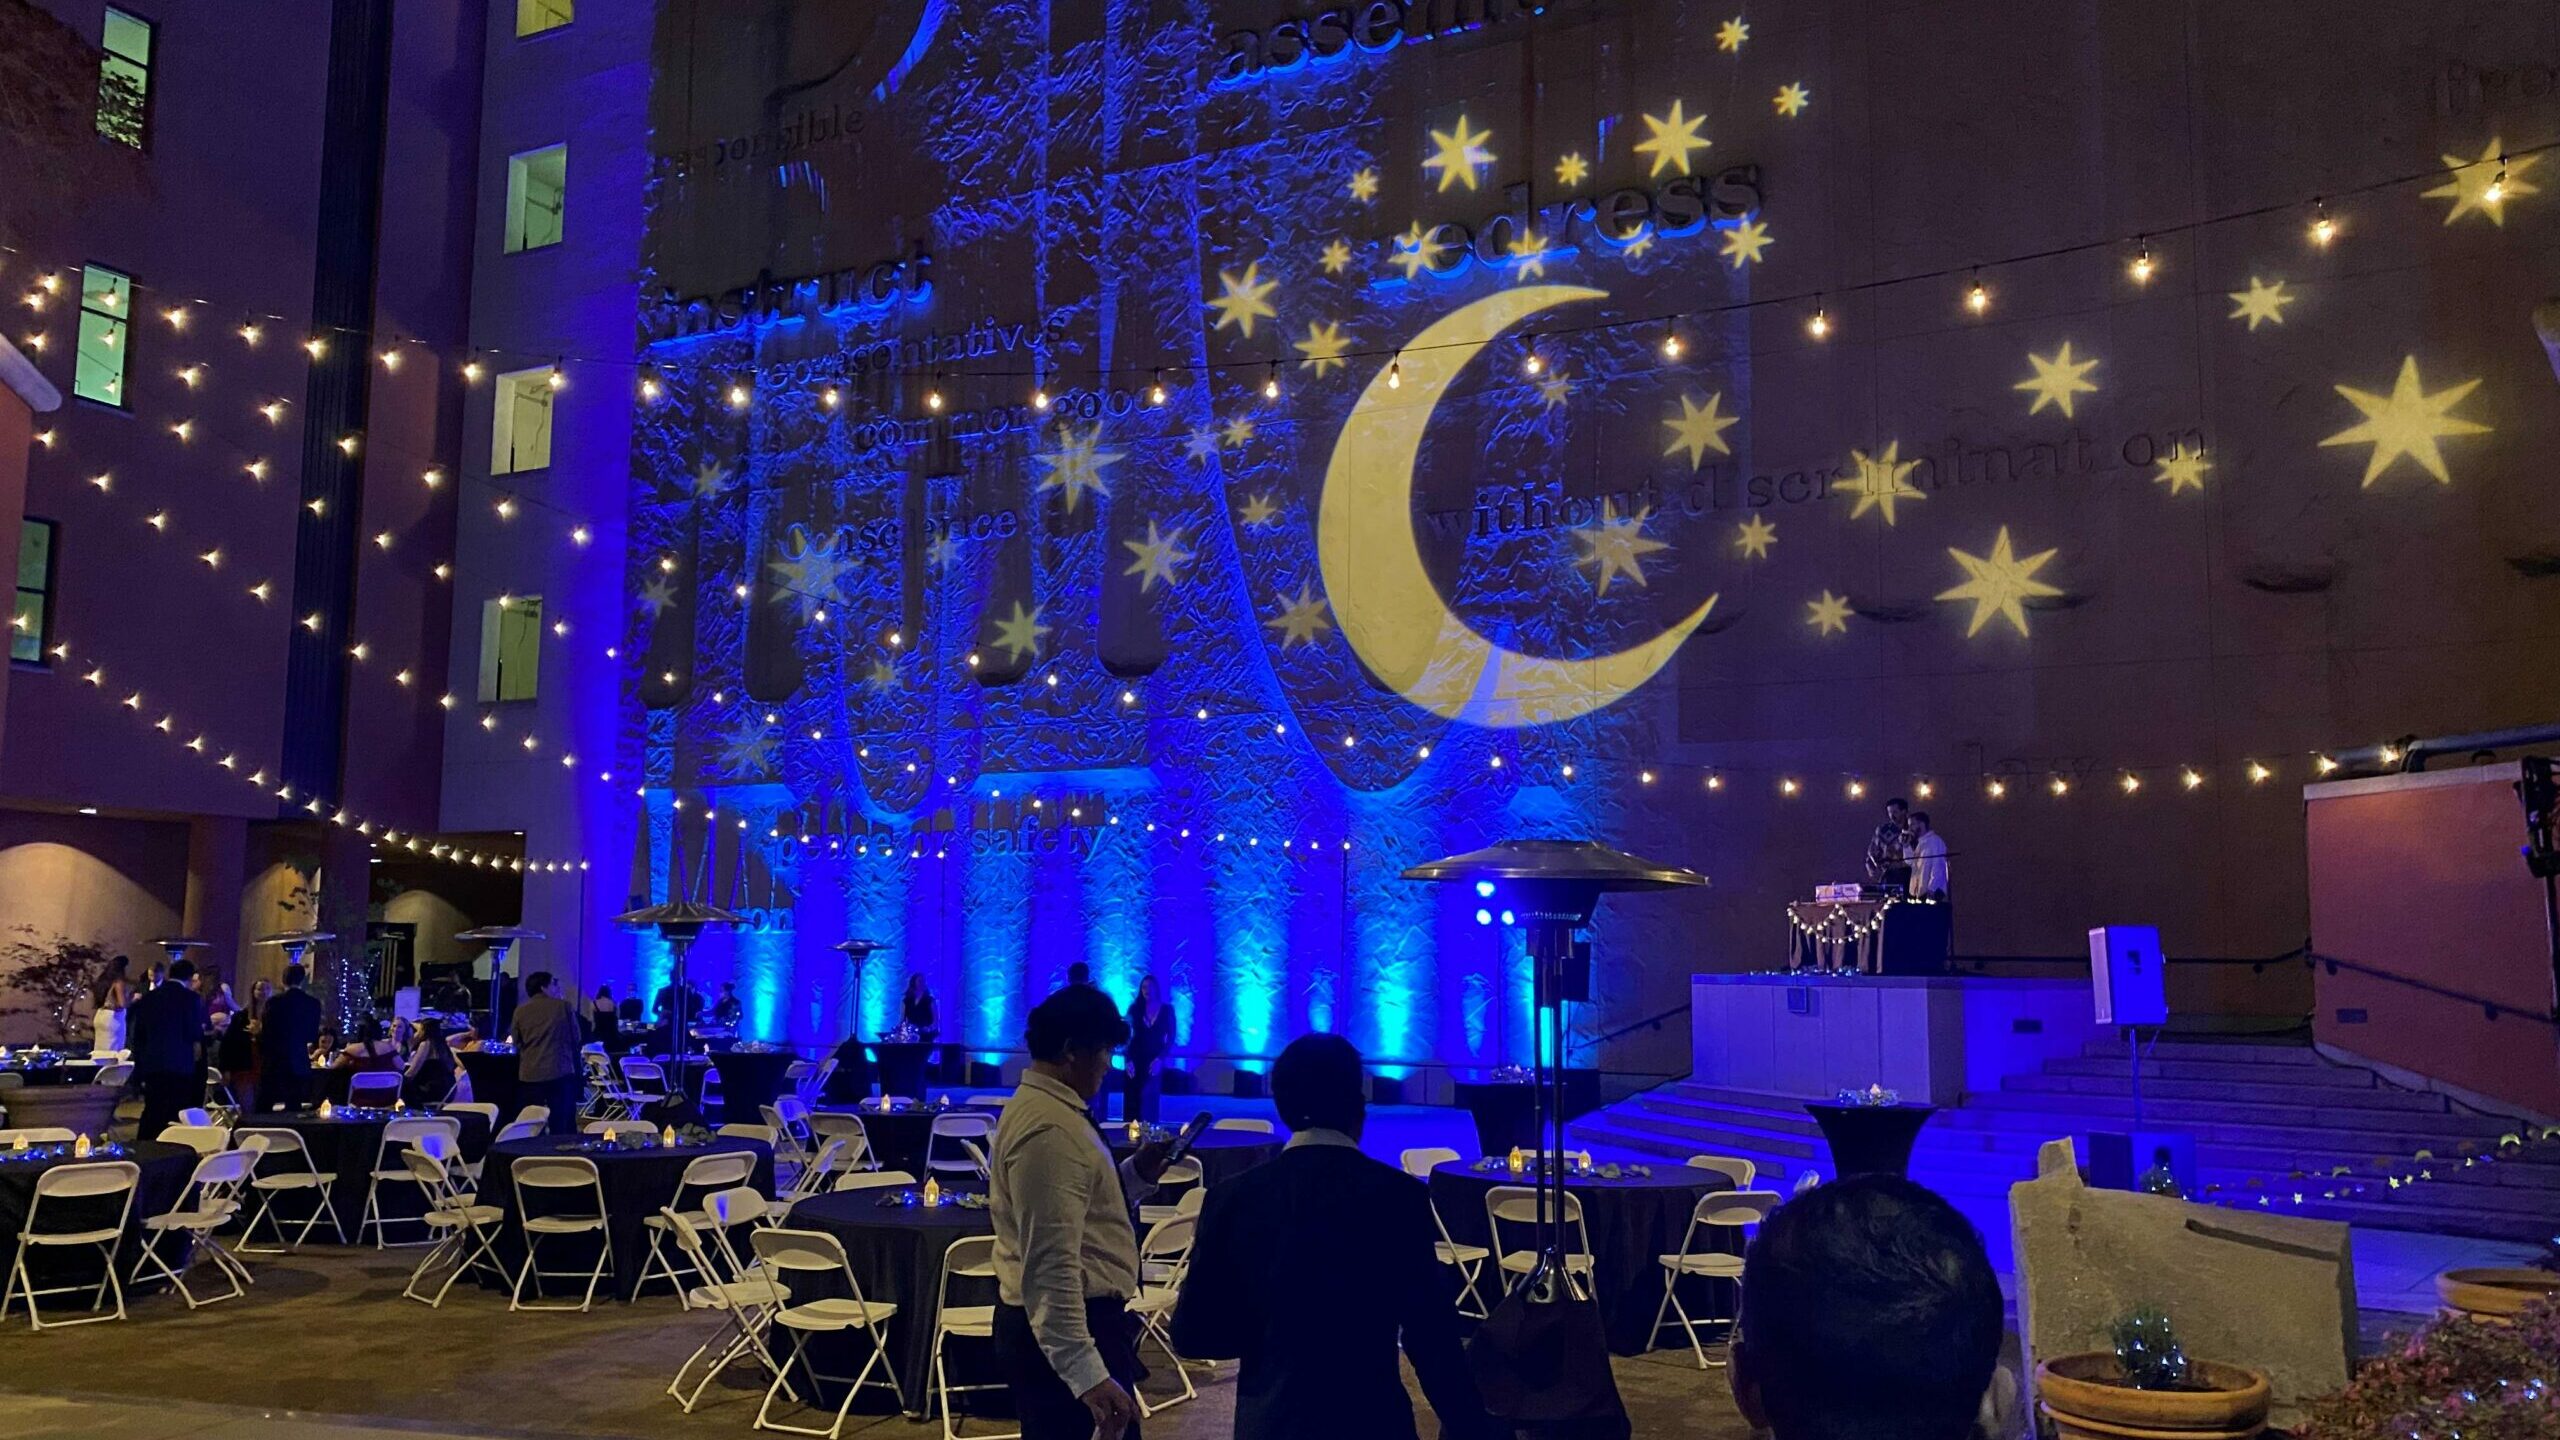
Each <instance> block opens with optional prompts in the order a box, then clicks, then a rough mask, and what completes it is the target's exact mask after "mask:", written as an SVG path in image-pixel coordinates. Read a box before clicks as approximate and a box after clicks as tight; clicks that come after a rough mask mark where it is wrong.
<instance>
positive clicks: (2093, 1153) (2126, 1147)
mask: <svg viewBox="0 0 2560 1440" xmlns="http://www.w3.org/2000/svg"><path fill="white" fill-rule="evenodd" d="M2084 1138H2085V1139H2086V1140H2087V1142H2088V1151H2087V1154H2088V1156H2089V1167H2088V1168H2089V1184H2090V1185H2091V1186H2092V1187H2093V1188H2096V1189H2100V1190H2139V1189H2142V1188H2143V1184H2142V1182H2143V1179H2144V1177H2145V1176H2148V1175H2149V1174H2151V1172H2153V1171H2154V1170H2166V1171H2168V1172H2169V1176H2170V1178H2171V1179H2174V1180H2176V1181H2177V1182H2178V1190H2179V1192H2180V1193H2181V1194H2183V1195H2185V1196H2186V1197H2187V1198H2188V1199H2191V1200H2192V1199H2194V1198H2196V1197H2197V1196H2200V1195H2202V1194H2203V1193H2204V1191H2203V1189H2202V1188H2201V1184H2202V1181H2201V1177H2200V1176H2199V1175H2198V1173H2197V1171H2196V1137H2195V1136H2193V1135H2190V1134H2187V1133H2185V1132H2184V1131H2179V1130H2134V1131H2122V1130H2115V1131H2109V1130H2093V1131H2091V1132H2089V1134H2088V1135H2087V1136H2086V1137H2084Z"/></svg>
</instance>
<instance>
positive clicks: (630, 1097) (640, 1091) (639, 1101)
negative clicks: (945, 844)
mask: <svg viewBox="0 0 2560 1440" xmlns="http://www.w3.org/2000/svg"><path fill="white" fill-rule="evenodd" d="M673 1093H674V1092H672V1091H671V1090H669V1089H668V1088H667V1072H666V1069H665V1067H664V1066H661V1065H660V1064H659V1063H658V1062H657V1061H655V1060H643V1059H641V1058H640V1057H639V1056H637V1055H625V1056H623V1057H622V1088H621V1090H620V1091H618V1092H617V1093H616V1094H615V1095H614V1099H615V1101H616V1102H617V1103H619V1104H620V1105H621V1106H622V1113H624V1114H626V1115H631V1116H638V1115H640V1114H642V1113H644V1112H645V1111H647V1110H648V1108H649V1107H650V1106H652V1105H655V1104H657V1103H658V1102H659V1101H661V1100H665V1099H667V1098H668V1097H669V1096H670V1095H671V1094H673Z"/></svg>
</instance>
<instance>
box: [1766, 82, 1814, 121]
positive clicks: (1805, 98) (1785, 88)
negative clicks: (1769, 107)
mask: <svg viewBox="0 0 2560 1440" xmlns="http://www.w3.org/2000/svg"><path fill="white" fill-rule="evenodd" d="M1772 103H1774V104H1775V105H1776V106H1777V107H1778V113H1779V114H1781V115H1786V116H1796V115H1801V114H1803V113H1804V107H1806V106H1807V105H1810V104H1812V103H1813V92H1812V91H1810V90H1807V89H1806V88H1804V87H1803V86H1802V85H1781V86H1779V87H1778V98H1777V99H1776V100H1775V101H1774V102H1772Z"/></svg>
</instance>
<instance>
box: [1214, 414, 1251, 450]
mask: <svg viewBox="0 0 2560 1440" xmlns="http://www.w3.org/2000/svg"><path fill="white" fill-rule="evenodd" d="M1218 438H1219V439H1221V440H1223V441H1225V442H1226V447H1227V448H1228V449H1230V450H1241V449H1243V448H1244V442H1246V441H1247V440H1250V439H1252V438H1253V417H1252V416H1250V415H1239V416H1237V417H1236V418H1234V419H1233V420H1230V421H1228V422H1227V428H1226V431H1225V433H1224V434H1222V435H1220V436H1219V437H1218Z"/></svg>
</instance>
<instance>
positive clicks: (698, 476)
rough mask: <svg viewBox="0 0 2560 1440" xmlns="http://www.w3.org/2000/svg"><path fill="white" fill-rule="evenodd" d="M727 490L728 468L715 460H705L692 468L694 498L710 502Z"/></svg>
mask: <svg viewBox="0 0 2560 1440" xmlns="http://www.w3.org/2000/svg"><path fill="white" fill-rule="evenodd" d="M728 488H729V467H727V466H725V465H723V464H721V463H720V462H719V461H717V460H705V461H703V462H702V463H701V464H699V465H696V466H694V467H693V493H694V498H696V499H699V500H710V499H715V498H717V497H718V496H719V495H720V493H721V492H722V491H724V490H727V489H728Z"/></svg>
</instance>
